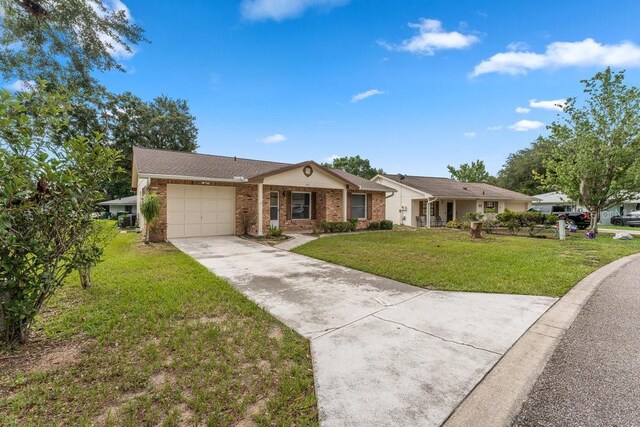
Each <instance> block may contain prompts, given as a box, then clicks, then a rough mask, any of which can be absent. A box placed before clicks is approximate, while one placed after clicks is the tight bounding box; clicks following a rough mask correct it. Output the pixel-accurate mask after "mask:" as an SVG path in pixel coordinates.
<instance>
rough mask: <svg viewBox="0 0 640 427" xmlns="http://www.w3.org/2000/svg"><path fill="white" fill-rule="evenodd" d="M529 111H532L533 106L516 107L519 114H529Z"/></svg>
mask: <svg viewBox="0 0 640 427" xmlns="http://www.w3.org/2000/svg"><path fill="white" fill-rule="evenodd" d="M529 111H531V108H525V107H516V113H518V114H527V113H528V112H529Z"/></svg>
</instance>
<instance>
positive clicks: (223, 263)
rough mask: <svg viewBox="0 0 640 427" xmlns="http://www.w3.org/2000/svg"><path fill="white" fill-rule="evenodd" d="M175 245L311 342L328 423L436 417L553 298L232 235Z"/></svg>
mask: <svg viewBox="0 0 640 427" xmlns="http://www.w3.org/2000/svg"><path fill="white" fill-rule="evenodd" d="M172 243H173V244H174V245H175V246H176V247H178V248H179V249H180V250H182V251H183V252H185V253H186V254H188V255H190V256H191V257H193V258H195V259H196V260H197V261H198V262H200V263H201V264H202V265H204V266H205V267H207V268H208V269H209V270H210V271H212V272H213V273H215V274H216V275H218V276H220V277H223V278H225V279H227V280H228V281H229V282H230V283H231V284H232V285H233V286H234V287H235V288H236V289H238V290H239V291H240V292H242V293H243V294H244V295H246V296H247V297H248V298H249V299H251V300H252V301H254V302H256V303H257V304H259V305H260V306H261V307H263V308H264V309H266V310H267V311H269V312H270V313H272V314H273V315H274V316H276V317H277V318H278V319H280V320H281V321H282V322H283V323H285V324H286V325H288V326H289V327H291V328H293V329H294V330H296V331H297V332H298V333H300V334H301V335H303V336H305V337H306V338H308V339H309V340H310V341H311V353H312V357H313V368H314V377H315V386H316V395H317V399H318V409H319V414H320V421H321V423H322V425H325V426H373V425H377V426H391V425H399V426H400V425H402V426H407V425H411V426H437V425H440V424H442V423H443V422H444V421H445V420H446V418H447V417H448V416H449V414H450V413H451V412H452V411H453V410H454V409H455V407H456V406H457V405H458V404H459V403H460V402H461V401H462V400H463V399H464V397H465V396H466V395H467V394H468V393H469V392H470V391H471V390H472V389H473V387H474V386H475V385H476V384H477V383H478V382H479V381H480V380H481V379H482V378H483V377H484V375H485V374H486V373H487V372H488V371H489V370H490V369H491V367H492V366H493V365H494V364H495V363H496V362H497V361H498V360H499V359H500V357H501V356H502V355H503V354H504V353H505V352H506V351H507V350H508V349H509V348H510V347H511V346H512V345H513V343H514V342H515V341H516V340H517V339H518V338H519V337H520V336H521V335H522V334H523V333H524V332H525V331H526V330H527V329H528V328H529V327H530V326H531V325H532V324H533V323H534V322H535V321H536V320H537V319H538V317H540V315H541V314H542V313H544V312H545V311H546V310H547V309H548V308H549V307H550V306H551V305H552V304H553V303H554V302H555V301H556V299H555V298H548V297H535V296H522V295H500V294H478V293H462V292H442V291H431V290H426V289H422V288H418V287H414V286H410V285H407V284H404V283H400V282H396V281H394V280H389V279H385V278H382V277H379V276H375V275H372V274H368V273H363V272H360V271H357V270H353V269H350V268H345V267H341V266H337V265H334V264H330V263H327V262H324V261H320V260H316V259H313V258H308V257H305V256H302V255H298V254H294V253H291V252H287V251H283V250H281V249H274V248H271V247H269V246H265V245H262V244H259V243H254V242H251V241H248V240H244V239H240V238H237V237H200V238H188V239H177V240H172ZM452 262H453V261H452Z"/></svg>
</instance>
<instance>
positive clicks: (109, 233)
mask: <svg viewBox="0 0 640 427" xmlns="http://www.w3.org/2000/svg"><path fill="white" fill-rule="evenodd" d="M88 227H89V228H90V230H89V232H88V233H87V235H86V237H85V238H84V240H82V241H81V242H80V244H79V245H78V262H77V264H78V273H79V275H80V284H81V285H82V287H83V288H88V287H90V286H91V270H92V268H93V267H95V266H96V265H97V264H98V263H99V262H100V261H102V256H103V254H104V249H105V247H106V246H107V245H108V244H109V242H111V240H112V239H113V238H114V237H115V236H116V235H117V234H118V230H117V228H116V227H115V222H114V221H108V220H94V221H92V222H91V223H90V224H89V225H88Z"/></svg>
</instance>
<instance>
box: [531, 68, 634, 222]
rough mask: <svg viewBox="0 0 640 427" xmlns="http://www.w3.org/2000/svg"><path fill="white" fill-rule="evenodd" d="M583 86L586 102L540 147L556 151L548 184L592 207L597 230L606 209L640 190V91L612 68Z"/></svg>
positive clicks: (573, 104) (570, 106)
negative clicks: (545, 146)
mask: <svg viewBox="0 0 640 427" xmlns="http://www.w3.org/2000/svg"><path fill="white" fill-rule="evenodd" d="M582 83H583V84H584V94H585V98H586V99H585V100H584V102H581V103H579V102H578V99H577V98H569V99H568V101H567V104H566V106H565V107H564V114H563V117H562V119H561V120H559V121H557V122H554V123H552V124H551V125H550V126H549V130H550V134H549V136H547V137H540V138H539V142H540V143H544V144H548V145H549V146H550V147H552V151H551V155H549V156H547V157H546V158H545V160H544V166H545V167H546V169H547V170H546V175H545V183H547V184H549V185H551V186H552V187H554V188H555V189H557V190H559V191H562V192H564V193H565V194H567V195H568V196H569V197H570V198H571V199H573V200H575V201H577V202H578V203H580V204H582V205H584V206H586V207H587V208H588V209H589V211H590V212H591V227H590V229H591V230H597V222H598V217H599V214H600V211H601V210H602V209H605V208H608V207H610V206H612V205H614V204H618V203H621V202H622V201H624V200H625V199H627V198H628V197H630V196H631V195H632V194H633V193H636V192H638V191H639V190H640V174H639V173H638V172H639V171H640V156H639V155H638V153H640V90H639V89H638V88H637V87H629V86H627V85H626V84H625V82H624V72H623V71H621V72H613V71H612V70H611V69H610V68H607V69H606V70H605V71H603V72H599V73H597V74H596V75H595V76H594V77H593V78H591V79H589V80H583V81H582Z"/></svg>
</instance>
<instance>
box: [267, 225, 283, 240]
mask: <svg viewBox="0 0 640 427" xmlns="http://www.w3.org/2000/svg"><path fill="white" fill-rule="evenodd" d="M282 233H283V230H282V228H280V227H275V226H273V225H270V226H268V227H267V237H280V236H282Z"/></svg>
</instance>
